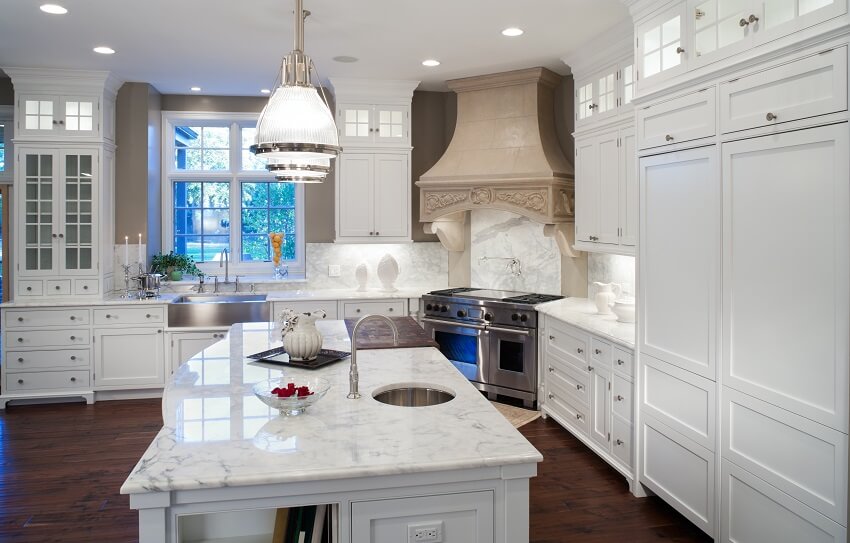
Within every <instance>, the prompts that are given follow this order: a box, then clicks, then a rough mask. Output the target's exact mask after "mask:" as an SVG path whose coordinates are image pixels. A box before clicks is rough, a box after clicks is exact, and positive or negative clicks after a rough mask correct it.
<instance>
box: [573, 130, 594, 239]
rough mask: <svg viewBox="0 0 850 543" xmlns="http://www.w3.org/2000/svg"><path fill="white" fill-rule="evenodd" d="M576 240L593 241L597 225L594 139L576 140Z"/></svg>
mask: <svg viewBox="0 0 850 543" xmlns="http://www.w3.org/2000/svg"><path fill="white" fill-rule="evenodd" d="M575 194H576V240H579V241H593V240H591V236H593V237H595V236H596V235H597V234H596V230H597V228H598V225H599V219H598V213H599V211H598V210H599V146H598V145H597V143H596V138H588V139H578V140H576V182H575Z"/></svg>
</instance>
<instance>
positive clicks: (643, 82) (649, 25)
mask: <svg viewBox="0 0 850 543" xmlns="http://www.w3.org/2000/svg"><path fill="white" fill-rule="evenodd" d="M687 8H688V6H687V5H686V3H685V2H678V3H677V4H676V5H674V6H672V7H670V8H669V9H666V10H664V11H662V12H661V13H659V14H657V15H655V16H653V17H652V18H650V19H646V20H644V21H641V22H639V23H638V24H637V26H636V27H635V38H637V54H636V56H635V58H636V60H637V62H638V69H637V74H638V85H639V86H640V88H642V89H645V88H646V87H647V86H648V85H647V83H649V84H650V85H651V84H654V83H658V82H661V81H663V80H665V79H669V78H670V77H673V76H674V75H676V74H678V73H681V72H683V71H684V70H685V68H686V63H687V58H688V51H686V50H685V49H686V44H685V43H684V42H683V41H682V39H683V34H684V33H685V29H686V25H687V22H686V17H685V13H686V12H687Z"/></svg>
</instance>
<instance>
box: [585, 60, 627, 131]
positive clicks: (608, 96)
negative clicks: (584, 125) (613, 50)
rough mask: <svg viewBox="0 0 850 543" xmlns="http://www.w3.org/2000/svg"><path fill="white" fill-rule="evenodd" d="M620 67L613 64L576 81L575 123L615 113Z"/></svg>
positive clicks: (617, 100) (618, 96)
mask: <svg viewBox="0 0 850 543" xmlns="http://www.w3.org/2000/svg"><path fill="white" fill-rule="evenodd" d="M619 81H620V69H619V67H618V66H617V65H616V64H615V65H613V66H608V67H606V68H605V69H603V70H600V71H599V72H597V73H594V74H593V75H591V76H589V77H588V78H587V79H584V80H581V81H577V82H576V102H575V104H576V105H575V107H576V114H575V115H576V117H575V118H576V123H577V124H579V123H580V122H581V121H585V120H594V121H595V120H600V119H605V118H607V117H611V116H613V115H616V114H617V107H618V106H619V101H620V89H619Z"/></svg>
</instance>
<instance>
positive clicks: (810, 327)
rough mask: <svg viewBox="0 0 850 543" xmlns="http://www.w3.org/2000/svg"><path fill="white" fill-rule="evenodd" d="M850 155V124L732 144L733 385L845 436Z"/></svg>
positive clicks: (726, 206) (729, 364)
mask: <svg viewBox="0 0 850 543" xmlns="http://www.w3.org/2000/svg"><path fill="white" fill-rule="evenodd" d="M848 151H850V149H848V133H847V124H846V123H845V124H840V125H831V126H825V127H821V128H813V129H809V130H801V131H797V132H789V133H785V134H777V135H772V136H764V137H760V138H753V139H749V140H743V141H739V142H733V143H729V144H724V146H723V163H724V167H723V189H724V201H723V215H724V258H723V262H724V265H723V282H724V303H723V308H724V316H723V322H724V331H723V334H722V335H723V372H724V384H727V385H729V386H731V387H732V388H735V389H737V390H741V391H742V392H746V393H748V394H751V395H753V396H756V397H758V398H760V399H763V400H766V401H768V402H771V403H773V404H776V405H778V406H780V407H782V408H784V409H788V410H789V411H792V412H794V413H798V414H800V415H803V416H806V417H809V418H811V419H813V420H815V421H817V422H820V423H821V424H825V425H827V426H830V427H832V428H835V429H837V430H840V431H844V432H846V431H847V420H848V417H847V411H848V405H847V395H848V363H847V361H848V359H850V280H849V279H848V278H849V277H850V187H848V182H847V180H848V178H850V171H848V170H849V169H848V161H847V156H848ZM792 217H793V220H791V218H792ZM788 247H805V248H806V257H805V258H789V255H788V251H787V249H788Z"/></svg>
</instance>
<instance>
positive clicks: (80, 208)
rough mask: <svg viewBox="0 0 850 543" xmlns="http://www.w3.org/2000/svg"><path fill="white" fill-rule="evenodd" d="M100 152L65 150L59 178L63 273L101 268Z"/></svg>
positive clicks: (69, 273)
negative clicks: (98, 243)
mask: <svg viewBox="0 0 850 543" xmlns="http://www.w3.org/2000/svg"><path fill="white" fill-rule="evenodd" d="M97 160H98V156H97V153H94V152H91V151H89V152H78V151H77V152H75V151H63V152H62V154H61V156H60V162H61V172H62V176H61V177H60V180H59V192H60V198H61V200H60V206H61V214H60V216H61V222H60V226H59V246H60V252H59V261H60V262H61V269H60V272H61V273H62V274H63V275H75V274H77V275H79V274H83V275H91V273H92V272H93V271H94V270H96V269H97V265H98V262H97V246H96V243H95V242H96V240H97V222H96V220H95V218H96V215H95V211H96V206H97V190H96V187H97V186H98V184H99V177H98V174H99V172H98V171H97Z"/></svg>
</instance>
